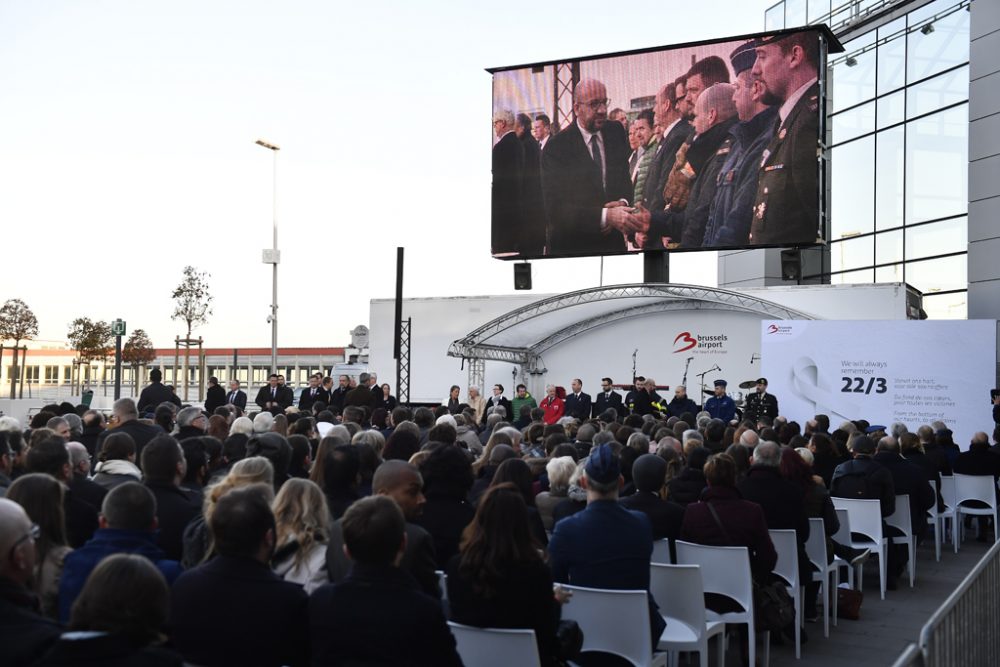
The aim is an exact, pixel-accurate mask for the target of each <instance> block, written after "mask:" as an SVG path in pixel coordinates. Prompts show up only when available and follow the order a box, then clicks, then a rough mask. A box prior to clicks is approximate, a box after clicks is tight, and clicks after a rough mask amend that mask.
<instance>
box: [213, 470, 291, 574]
mask: <svg viewBox="0 0 1000 667" xmlns="http://www.w3.org/2000/svg"><path fill="white" fill-rule="evenodd" d="M273 498H274V491H273V489H272V488H271V487H270V486H267V485H265V484H250V485H249V486H244V487H241V488H236V489H231V490H230V491H227V492H226V493H225V494H223V495H222V497H221V498H219V499H218V501H217V502H216V503H215V509H214V511H213V512H212V516H211V517H210V518H209V519H208V526H209V530H210V531H211V534H212V540H213V543H214V545H215V550H216V552H218V554H219V555H220V556H228V557H233V558H250V559H254V560H257V561H259V562H261V563H267V562H268V561H269V560H270V559H271V555H272V554H273V552H274V546H275V524H274V513H273V512H272V511H271V500H272V499H273Z"/></svg>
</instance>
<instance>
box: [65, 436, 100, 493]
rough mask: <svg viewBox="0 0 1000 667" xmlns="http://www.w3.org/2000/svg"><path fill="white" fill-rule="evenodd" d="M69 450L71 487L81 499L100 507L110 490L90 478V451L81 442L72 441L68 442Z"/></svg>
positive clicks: (67, 447)
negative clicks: (71, 473)
mask: <svg viewBox="0 0 1000 667" xmlns="http://www.w3.org/2000/svg"><path fill="white" fill-rule="evenodd" d="M66 449H67V450H69V466H70V469H71V470H72V471H73V475H72V477H70V480H69V488H70V489H72V490H73V493H74V494H75V495H76V497H77V498H79V499H80V500H82V501H84V502H86V503H89V504H91V505H93V506H94V507H100V506H101V503H103V502H104V496H106V495H107V494H108V490H107V489H105V488H104V487H103V486H101V485H100V484H98V483H96V482H94V481H93V480H91V479H90V477H89V475H90V452H88V451H87V447H86V446H85V445H84V444H83V443H81V442H70V443H67V444H66Z"/></svg>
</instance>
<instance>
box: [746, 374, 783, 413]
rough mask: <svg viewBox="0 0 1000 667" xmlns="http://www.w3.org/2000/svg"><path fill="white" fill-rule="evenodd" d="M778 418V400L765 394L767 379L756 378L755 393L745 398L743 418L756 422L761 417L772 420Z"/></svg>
mask: <svg viewBox="0 0 1000 667" xmlns="http://www.w3.org/2000/svg"><path fill="white" fill-rule="evenodd" d="M777 416H778V398H777V397H776V396H775V395H774V394H769V393H767V378H757V391H755V392H754V393H752V394H750V395H749V396H747V404H746V407H745V408H744V409H743V418H744V419H749V420H750V421H752V422H756V421H757V420H758V419H760V418H761V417H770V418H771V420H774V418H775V417H777Z"/></svg>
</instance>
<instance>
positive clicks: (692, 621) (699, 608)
mask: <svg viewBox="0 0 1000 667" xmlns="http://www.w3.org/2000/svg"><path fill="white" fill-rule="evenodd" d="M649 592H650V593H652V594H653V599H654V600H656V603H657V605H659V607H660V613H661V614H663V616H664V617H666V619H667V624H668V625H669V624H670V623H674V622H678V623H683V624H684V625H686V626H687V627H689V628H690V629H691V632H692V633H694V636H695V638H696V639H700V638H701V636H702V635H703V634H705V588H704V584H703V583H702V580H701V567H700V566H698V565H661V564H660V563H652V564H651V565H650V570H649Z"/></svg>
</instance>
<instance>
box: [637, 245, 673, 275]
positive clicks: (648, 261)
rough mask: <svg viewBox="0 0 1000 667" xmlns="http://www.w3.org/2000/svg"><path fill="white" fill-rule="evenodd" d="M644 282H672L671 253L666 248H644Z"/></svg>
mask: <svg viewBox="0 0 1000 667" xmlns="http://www.w3.org/2000/svg"><path fill="white" fill-rule="evenodd" d="M642 282H644V283H669V282H670V253H668V252H667V251H665V250H644V251H643V252H642Z"/></svg>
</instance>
